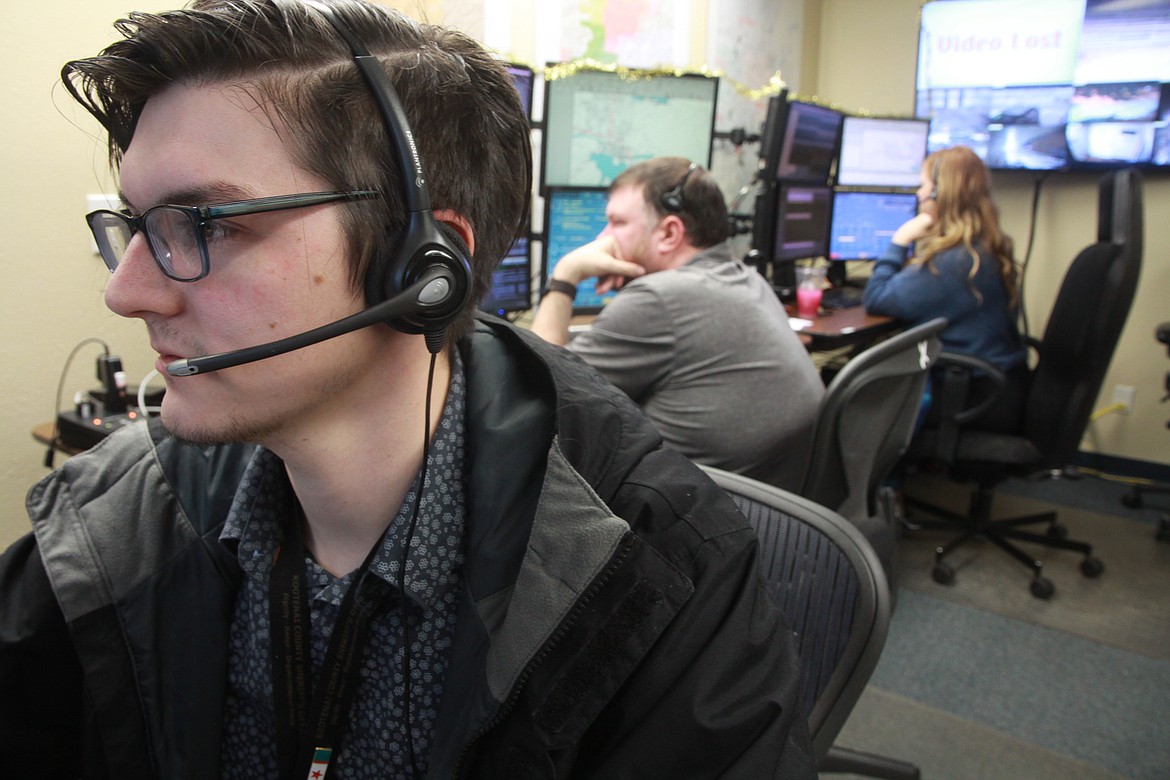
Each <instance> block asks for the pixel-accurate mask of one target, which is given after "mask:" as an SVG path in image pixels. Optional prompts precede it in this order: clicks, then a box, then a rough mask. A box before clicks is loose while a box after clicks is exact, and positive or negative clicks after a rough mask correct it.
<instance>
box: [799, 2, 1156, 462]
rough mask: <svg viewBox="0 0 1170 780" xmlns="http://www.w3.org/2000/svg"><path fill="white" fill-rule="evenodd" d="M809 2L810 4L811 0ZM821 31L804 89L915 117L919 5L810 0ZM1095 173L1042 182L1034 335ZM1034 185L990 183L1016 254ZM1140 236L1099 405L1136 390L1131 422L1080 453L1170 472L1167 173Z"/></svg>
mask: <svg viewBox="0 0 1170 780" xmlns="http://www.w3.org/2000/svg"><path fill="white" fill-rule="evenodd" d="M813 1H814V0H810V2H813ZM819 4H820V6H821V8H820V29H819V31H818V34H817V37H816V39H815V40H811V41H810V40H808V39H806V41H805V46H806V57H809V56H812V55H811V54H810V53H809V50H812V49H814V48H815V49H816V50H817V52H818V54H817V56H816V62H817V67H816V69H815V71H813V72H814V73H815V74H816V83H815V84H811V85H809V84H806V85H805V89H807V90H811V91H815V92H816V93H817V94H819V95H820V96H821V98H822V99H824V100H826V101H830V102H832V103H835V104H837V105H839V106H840V107H842V108H845V109H847V110H853V111H856V110H869V111H872V112H874V113H878V114H881V113H891V114H902V115H907V114H910V113H912V112H913V110H914V71H915V64H916V58H917V54H916V50H917V38H918V14H919V10H920V8H921V5H922V3H921V0H819ZM1096 181H1097V177H1096V176H1094V175H1084V174H1077V175H1065V174H1057V175H1052V176H1049V177H1048V178H1046V179H1045V180H1044V182H1043V185H1042V189H1041V196H1040V204H1039V210H1038V213H1037V217H1036V227H1035V242H1034V246H1033V249H1032V255H1031V259H1030V260H1029V263H1028V269H1027V275H1026V286H1025V305H1026V307H1027V312H1028V315H1029V322H1030V331H1031V332H1032V333H1034V334H1037V335H1038V334H1039V333H1041V332H1042V330H1043V326H1044V322H1045V320H1046V319H1047V316H1048V310H1049V307H1050V306H1051V302H1052V299H1053V298H1054V297H1055V295H1056V290H1057V287H1058V286H1059V284H1060V281H1061V279H1062V278H1063V276H1064V271H1065V269H1066V268H1067V267H1068V264H1069V263H1070V262H1072V259H1073V257H1075V256H1076V253H1077V252H1078V251H1080V250H1081V249H1082V248H1083V247H1084V246H1085V245H1087V244H1089V243H1092V242H1093V241H1094V240H1095V235H1096V219H1097V218H1096V206H1097V204H1096ZM1034 182H1035V178H1034V177H1033V175H1031V174H1024V173H1017V172H1003V173H997V174H996V175H995V179H994V184H995V189H996V199H997V201H998V202H999V206H1000V210H1001V212H1002V216H1003V223H1004V226H1005V228H1006V229H1007V230H1008V232H1009V233H1010V234H1011V235H1012V236H1013V237H1014V238H1015V240H1016V247H1017V251H1018V252H1020V253H1021V254H1022V252H1023V251H1024V248H1025V244H1026V243H1027V237H1028V232H1029V223H1030V214H1031V208H1032V194H1033V188H1034ZM1145 200H1146V209H1145V212H1146V225H1145V229H1146V235H1145V256H1144V266H1143V269H1142V277H1141V281H1140V284H1139V287H1138V292H1137V297H1136V299H1135V300H1134V305H1133V310H1132V311H1131V312H1130V315H1129V320H1128V321H1127V323H1126V327H1125V331H1124V332H1123V333H1122V336H1121V342H1120V344H1119V345H1118V348H1117V352H1116V353H1115V355H1114V358H1113V363H1112V366H1111V368H1110V371H1109V374H1108V375H1107V376H1106V378H1105V384H1104V387H1103V389H1102V392H1101V397H1100V398H1099V399H1098V408H1101V407H1104V406H1107V405H1108V404H1109V403H1111V402H1112V396H1113V386H1114V385H1115V384H1122V385H1130V386H1132V387H1135V388H1136V389H1137V396H1136V401H1135V403H1134V409H1133V414H1132V415H1130V416H1122V415H1117V414H1109V415H1106V416H1103V417H1101V418H1100V419H1098V420H1097V421H1096V422H1094V423H1091V424H1090V426H1089V431H1088V433H1087V435H1086V437H1085V439H1084V441H1083V443H1082V449H1084V450H1086V451H1092V452H1099V453H1104V454H1108V455H1115V456H1120V457H1125V458H1136V459H1139V460H1146V461H1153V462H1156V463H1161V464H1170V431H1168V430H1167V429H1166V424H1165V423H1166V420H1167V419H1168V418H1170V404H1162V403H1160V400H1161V396H1162V387H1163V377H1164V376H1165V374H1166V372H1167V371H1170V359H1168V358H1167V354H1166V348H1165V346H1163V345H1162V344H1159V343H1158V342H1157V341H1156V340H1155V339H1154V329H1155V328H1156V327H1157V325H1158V323H1160V322H1165V321H1167V320H1170V309H1168V308H1167V306H1166V302H1165V301H1166V296H1167V293H1168V292H1170V220H1168V219H1165V218H1164V215H1166V214H1170V175H1167V174H1159V175H1151V176H1148V177H1146V180H1145Z"/></svg>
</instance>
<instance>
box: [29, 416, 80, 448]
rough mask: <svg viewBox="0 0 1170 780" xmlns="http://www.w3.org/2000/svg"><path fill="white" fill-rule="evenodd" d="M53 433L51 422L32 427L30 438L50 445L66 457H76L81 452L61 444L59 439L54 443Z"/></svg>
mask: <svg viewBox="0 0 1170 780" xmlns="http://www.w3.org/2000/svg"><path fill="white" fill-rule="evenodd" d="M53 433H54V423H52V422H45V423H40V424H39V425H35V426H33V429H32V437H33V438H34V439H36V440H37V441H39V442H40V443H41V444H52V445H53V447H54V448H56V449H57V450H60V451H61V452H64V453H65V454H66V455H76V454H77V453H79V452H81V449H79V448H77V447H73V446H70V445H68V444H63V443H62V442H61V440H60V439H57V440H56V441H54V440H53Z"/></svg>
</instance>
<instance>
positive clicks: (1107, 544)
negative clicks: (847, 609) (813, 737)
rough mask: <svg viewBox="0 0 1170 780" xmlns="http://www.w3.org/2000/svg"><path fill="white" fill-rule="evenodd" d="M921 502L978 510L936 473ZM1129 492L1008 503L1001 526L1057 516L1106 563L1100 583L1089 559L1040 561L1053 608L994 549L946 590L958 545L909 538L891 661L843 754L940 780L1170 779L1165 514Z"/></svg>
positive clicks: (1073, 488)
mask: <svg viewBox="0 0 1170 780" xmlns="http://www.w3.org/2000/svg"><path fill="white" fill-rule="evenodd" d="M906 490H907V492H908V493H911V494H914V495H917V496H919V497H922V498H926V499H928V500H931V501H935V502H936V503H940V504H943V505H946V506H949V507H950V508H952V509H956V510H961V509H964V508H965V505H966V500H967V499H966V494H965V493H964V492H963V491H962V490H961V489H958V490H957V489H956V488H955V486H953V485H951V484H950V483H946V482H945V481H941V480H937V479H936V478H933V477H928V476H927V477H915V478H913V479H912V480H911V481H909V482H908V483H907V485H906ZM1122 492H1124V486H1118V485H1116V484H1110V483H1106V482H1104V481H1103V480H1096V479H1089V480H1077V481H1076V482H1063V481H1061V482H1050V483H1034V484H1030V483H1019V484H1012V485H1009V486H1005V489H1003V490H1001V491H1000V494H999V495H997V497H996V505H995V514H996V516H1008V515H1016V514H1027V513H1033V512H1039V511H1044V510H1046V509H1050V508H1053V507H1055V508H1056V509H1057V510H1058V511H1059V513H1060V519H1061V522H1062V523H1064V524H1065V525H1066V526H1067V527H1068V529H1069V535H1070V537H1072V538H1076V539H1082V540H1084V541H1088V542H1090V543H1091V544H1093V546H1094V555H1096V556H1097V557H1099V558H1100V559H1101V560H1102V561H1103V562H1104V563H1105V571H1104V573H1103V574H1102V575H1101V576H1100V577H1098V578H1095V579H1090V578H1087V577H1084V576H1083V575H1082V574H1081V572H1080V569H1079V565H1080V561H1081V556H1080V555H1079V554H1077V553H1070V552H1063V551H1062V552H1053V551H1049V550H1038V549H1035V550H1034V551H1035V552H1036V553H1037V554H1038V555H1039V557H1040V558H1041V560H1043V561H1044V562H1045V569H1044V572H1045V576H1047V577H1048V578H1049V579H1051V580H1052V582H1053V584H1054V585H1055V588H1056V592H1055V595H1054V596H1053V597H1052V599H1050V600H1047V601H1044V600H1040V599H1037V598H1035V597H1033V596H1032V595H1031V593H1030V591H1029V588H1028V585H1029V583H1030V580H1031V574H1030V572H1029V571H1028V570H1027V569H1025V568H1024V567H1023V566H1021V565H1020V564H1019V563H1018V562H1017V561H1015V560H1014V559H1012V558H1009V557H1008V556H1006V555H1005V554H1004V553H1003V552H1001V551H1000V550H999V549H998V548H996V547H994V546H992V545H990V544H987V543H974V544H971V545H969V546H967V547H965V548H962V549H961V550H960V551H958V552H956V553H954V554H953V555H952V557H951V559H950V560H951V563H952V564H953V565H954V566H955V569H956V576H955V581H954V583H953V584H951V585H947V586H944V585H939V584H937V583H935V582H934V581H933V580H932V579H931V576H930V570H931V566H932V564H933V561H934V548H935V547H936V546H937V545H938V543H939V542H940V540H943V539H945V538H947V536H946V535H945V534H941V533H939V532H925V531H917V532H912V533H909V534H907V535H906V537H905V538H904V539H903V540H902V542H901V543H900V545H899V556H898V561H897V574H896V590H897V601H896V609H895V612H894V615H893V619H892V621H891V626H890V634H889V638H888V639H887V643H886V649H885V651H884V652H883V655H882V659H881V661H880V662H879V664H878V667H877V669H876V670H875V672H874V675H873V676H872V678H871V680H870V685H869V687H868V688H867V689H866V692H865V693H864V694H863V696H862V699H861V701H860V702H859V703H858V706H857V707H856V708H855V710H854V713H853V715H852V716H851V717H850V719H849V721H848V722H847V723H846V725H845V728H844V729H843V731H842V733H841V737H840V738H839V739H838V744H841V745H844V746H846V747H850V748H854V749H861V750H869V751H872V752H877V753H879V754H882V755H888V756H892V757H897V758H901V759H904V760H908V761H912V762H914V763H915V764H917V765H918V766H919V767H920V768H921V770H922V776H923V777H924V778H927V779H928V780H930V779H931V778H939V779H944V780H967V779H968V778H972V779H973V778H1026V779H1027V780H1049V778H1051V779H1052V780H1056V778H1116V777H1129V778H1139V779H1140V780H1145V779H1146V778H1149V779H1150V780H1154V778H1158V779H1159V780H1164V779H1165V778H1170V544H1167V543H1164V542H1159V541H1157V540H1156V539H1155V528H1156V519H1157V514H1158V513H1157V510H1155V509H1142V510H1129V509H1126V508H1125V507H1124V506H1123V505H1122V504H1121V502H1120V500H1119V496H1120V494H1121V493H1122ZM1037 496H1039V497H1037ZM1149 503H1150V504H1151V505H1155V500H1154V499H1151V500H1150V501H1149ZM1163 511H1164V510H1163ZM1029 549H1030V550H1031V549H1033V548H1029ZM826 777H828V776H826ZM836 777H841V776H840V775H837V776H836Z"/></svg>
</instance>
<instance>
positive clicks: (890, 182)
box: [837, 116, 930, 189]
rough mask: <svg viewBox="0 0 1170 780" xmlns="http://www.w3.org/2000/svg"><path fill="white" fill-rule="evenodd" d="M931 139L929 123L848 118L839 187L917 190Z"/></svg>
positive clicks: (846, 118)
mask: <svg viewBox="0 0 1170 780" xmlns="http://www.w3.org/2000/svg"><path fill="white" fill-rule="evenodd" d="M929 135H930V121H929V120H926V119H890V118H883V117H863V116H847V117H845V121H844V123H843V124H842V126H841V156H840V158H839V160H838V162H837V184H839V185H841V186H847V187H906V188H909V189H916V188H917V187H918V174H919V170H920V169H921V167H922V160H923V159H924V158H925V157H926V142H927V138H928V137H929Z"/></svg>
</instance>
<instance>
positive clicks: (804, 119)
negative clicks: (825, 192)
mask: <svg viewBox="0 0 1170 780" xmlns="http://www.w3.org/2000/svg"><path fill="white" fill-rule="evenodd" d="M787 113H788V117H787V119H786V120H785V122H784V135H783V137H782V141H781V143H780V158H779V162H778V163H777V165H776V178H777V179H778V180H780V181H799V182H808V183H810V184H827V183H828V182H829V177H830V176H831V175H832V173H833V163H834V162H835V161H836V159H837V146H838V144H839V143H840V141H841V122H842V120H844V118H845V115H844V114H842V113H841V112H840V111H836V110H834V109H831V108H827V107H825V106H818V105H817V104H815V103H802V102H800V101H795V100H794V101H789V103H788V112H787Z"/></svg>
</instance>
